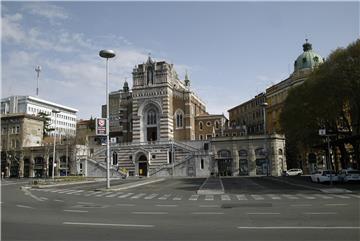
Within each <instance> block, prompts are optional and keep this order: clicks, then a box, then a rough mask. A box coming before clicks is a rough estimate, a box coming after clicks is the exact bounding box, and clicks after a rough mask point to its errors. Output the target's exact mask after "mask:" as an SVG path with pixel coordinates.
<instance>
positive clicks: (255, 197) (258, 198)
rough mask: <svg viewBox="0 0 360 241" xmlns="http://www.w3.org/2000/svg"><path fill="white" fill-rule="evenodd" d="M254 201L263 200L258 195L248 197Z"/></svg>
mask: <svg viewBox="0 0 360 241" xmlns="http://www.w3.org/2000/svg"><path fill="white" fill-rule="evenodd" d="M250 196H251V197H252V198H253V199H254V200H264V197H262V196H260V195H250Z"/></svg>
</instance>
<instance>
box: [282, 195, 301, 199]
mask: <svg viewBox="0 0 360 241" xmlns="http://www.w3.org/2000/svg"><path fill="white" fill-rule="evenodd" d="M282 196H283V197H286V198H287V199H292V200H294V199H299V197H296V196H295V195H290V194H282Z"/></svg>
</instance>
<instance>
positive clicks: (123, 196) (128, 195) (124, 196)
mask: <svg viewBox="0 0 360 241" xmlns="http://www.w3.org/2000/svg"><path fill="white" fill-rule="evenodd" d="M133 194H134V193H126V194H124V195H121V196H118V198H126V197H130V196H131V195H133Z"/></svg>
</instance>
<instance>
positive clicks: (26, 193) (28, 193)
mask: <svg viewBox="0 0 360 241" xmlns="http://www.w3.org/2000/svg"><path fill="white" fill-rule="evenodd" d="M22 191H23V192H24V193H25V195H28V196H30V197H32V198H34V199H35V200H37V201H39V202H43V201H44V200H42V199H41V198H39V197H37V196H35V195H34V194H32V193H31V192H30V191H29V190H27V189H22Z"/></svg>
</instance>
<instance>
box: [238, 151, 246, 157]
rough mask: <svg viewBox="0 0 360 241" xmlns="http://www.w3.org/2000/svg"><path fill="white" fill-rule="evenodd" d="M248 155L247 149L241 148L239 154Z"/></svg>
mask: <svg viewBox="0 0 360 241" xmlns="http://www.w3.org/2000/svg"><path fill="white" fill-rule="evenodd" d="M247 155H248V153H247V151H246V150H240V151H239V156H247Z"/></svg>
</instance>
